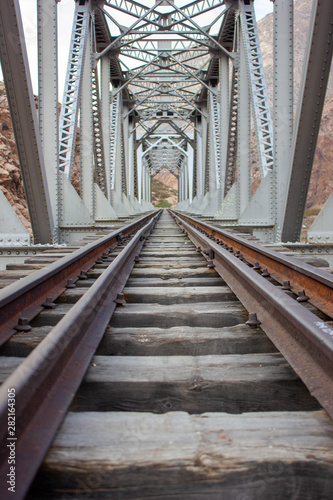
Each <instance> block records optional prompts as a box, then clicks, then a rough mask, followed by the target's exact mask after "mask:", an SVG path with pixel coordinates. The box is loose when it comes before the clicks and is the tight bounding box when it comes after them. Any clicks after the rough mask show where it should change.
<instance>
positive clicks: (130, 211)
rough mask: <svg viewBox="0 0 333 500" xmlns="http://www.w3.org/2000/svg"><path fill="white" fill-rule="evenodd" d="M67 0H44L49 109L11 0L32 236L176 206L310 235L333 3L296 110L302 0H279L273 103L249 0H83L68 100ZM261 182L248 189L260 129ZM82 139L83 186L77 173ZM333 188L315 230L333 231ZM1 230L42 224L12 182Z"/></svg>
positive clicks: (18, 240)
mask: <svg viewBox="0 0 333 500" xmlns="http://www.w3.org/2000/svg"><path fill="white" fill-rule="evenodd" d="M57 3H58V0H38V1H37V14H38V60H39V75H38V76H39V108H38V117H37V113H36V109H35V102H34V96H33V92H32V85H31V80H30V74H29V65H28V59H27V53H26V46H25V39H24V33H23V27H22V20H21V14H20V8H19V1H18V0H11V1H9V2H1V3H0V23H1V25H0V52H1V54H0V55H1V65H2V68H3V74H4V81H5V86H6V92H7V97H8V102H9V106H10V111H11V116H12V122H13V128H14V132H15V137H16V146H17V150H18V155H19V161H20V166H21V171H22V177H23V182H24V190H25V195H26V199H27V204H28V209H29V213H30V218H31V224H32V230H33V237H34V243H40V244H57V243H68V242H71V241H74V239H75V238H76V235H77V234H78V233H79V234H80V235H82V233H87V234H89V233H91V232H93V231H95V230H96V227H101V226H105V225H107V224H108V222H110V221H113V220H115V219H118V218H123V217H129V216H133V215H136V214H140V213H142V212H147V211H150V210H152V209H153V205H152V204H151V180H152V177H153V176H154V175H155V174H156V173H157V172H160V171H162V170H165V169H166V170H168V171H170V172H172V173H173V174H175V175H176V176H177V178H178V182H179V203H178V206H177V209H178V210H180V211H182V212H185V213H189V214H195V215H204V216H206V217H210V218H215V219H216V220H218V221H219V223H220V224H221V225H225V226H243V227H251V228H253V232H254V233H255V234H256V235H257V236H259V238H261V239H262V241H264V242H281V241H282V242H297V241H299V238H300V232H301V227H302V221H303V214H304V208H305V203H306V198H307V192H308V186H309V182H310V177H311V170H312V165H313V159H314V153H315V148H316V141H317V136H318V131H319V127H320V121H321V115H322V109H323V104H324V100H325V91H326V87H327V81H328V76H329V71H330V65H331V58H332V47H333V43H332V19H333V4H332V2H328V1H326V2H324V1H320V0H315V1H314V2H313V11H312V14H311V21H310V28H309V36H308V40H309V44H308V47H307V49H306V55H305V64H304V73H303V78H302V82H301V91H300V97H299V102H298V104H297V112H296V117H295V119H294V116H293V115H294V103H293V1H292V0H275V1H274V30H273V33H272V39H273V47H274V102H273V110H272V113H271V110H270V106H269V102H268V96H267V89H266V83H265V76H264V71H263V64H262V57H261V51H260V45H259V38H258V31H257V25H256V19H255V13H254V2H253V1H252V0H224V1H223V0H194V1H189V2H188V3H187V2H186V1H185V0H184V1H183V0H156V1H155V0H154V1H150V0H147V1H146V2H142V3H140V2H139V1H134V0H110V1H104V0H77V1H76V2H75V14H74V20H73V28H72V33H71V42H70V47H69V57H68V66H67V76H66V83H65V90H64V95H63V100H62V106H61V114H60V116H59V113H58V109H59V105H58V85H57V79H58V78H57V76H58V69H57V68H58V54H57ZM252 130H254V131H255V143H256V158H257V167H258V169H259V171H260V179H261V182H260V186H259V188H258V189H257V191H256V193H255V194H254V195H253V196H252V197H251V178H252V174H251V164H252V159H251V158H252V156H251V131H252ZM78 133H79V136H80V195H79V194H78V193H77V191H76V190H75V189H74V187H73V185H72V183H71V177H72V172H73V163H74V151H75V146H76V142H77V136H78ZM332 209H333V195H331V197H330V198H329V200H328V201H327V203H326V205H325V207H324V208H323V210H322V211H321V213H320V214H319V216H318V218H317V219H316V221H315V223H314V224H313V226H312V228H311V230H310V232H309V234H308V238H309V241H310V242H325V243H331V242H332V240H333V218H332V217H331V214H332ZM0 211H1V213H3V214H4V213H5V214H6V216H5V217H2V218H1V220H0V233H1V236H2V241H3V242H4V243H6V244H8V245H10V244H12V243H13V242H15V244H27V243H29V240H30V238H29V235H28V233H27V231H26V229H25V228H24V227H23V225H22V223H21V222H20V220H19V219H18V218H17V216H16V215H15V213H14V211H13V209H12V208H11V207H10V206H9V204H8V202H7V200H6V199H5V197H4V195H3V194H2V193H0Z"/></svg>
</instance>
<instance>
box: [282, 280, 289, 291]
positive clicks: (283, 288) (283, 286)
mask: <svg viewBox="0 0 333 500" xmlns="http://www.w3.org/2000/svg"><path fill="white" fill-rule="evenodd" d="M281 290H291V285H290V281H289V280H286V281H284V282H283V285H282V287H281Z"/></svg>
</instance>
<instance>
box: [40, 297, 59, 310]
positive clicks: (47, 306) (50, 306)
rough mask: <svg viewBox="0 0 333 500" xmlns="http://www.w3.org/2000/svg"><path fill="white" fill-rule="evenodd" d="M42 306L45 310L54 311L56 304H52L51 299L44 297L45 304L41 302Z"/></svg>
mask: <svg viewBox="0 0 333 500" xmlns="http://www.w3.org/2000/svg"><path fill="white" fill-rule="evenodd" d="M42 306H43V307H44V308H45V309H54V308H55V307H57V304H55V303H54V302H53V297H46V300H45V302H43V304H42Z"/></svg>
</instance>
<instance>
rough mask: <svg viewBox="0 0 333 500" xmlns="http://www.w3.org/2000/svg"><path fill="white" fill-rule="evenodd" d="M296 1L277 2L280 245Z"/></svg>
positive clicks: (276, 128) (276, 130)
mask: <svg viewBox="0 0 333 500" xmlns="http://www.w3.org/2000/svg"><path fill="white" fill-rule="evenodd" d="M293 17H294V16H293V0H275V1H274V80H273V82H274V113H273V116H274V174H275V179H276V230H275V233H276V241H279V240H280V239H281V225H282V223H283V216H284V209H285V204H286V196H287V188H288V180H289V177H290V168H291V164H290V154H291V142H292V136H293V24H294V23H293Z"/></svg>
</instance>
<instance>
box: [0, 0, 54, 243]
mask: <svg viewBox="0 0 333 500" xmlns="http://www.w3.org/2000/svg"><path fill="white" fill-rule="evenodd" d="M0 57H1V65H2V70H3V75H4V81H5V86H6V92H7V98H8V104H9V109H10V113H11V117H12V122H13V129H14V134H15V140H16V147H17V152H18V156H19V162H20V167H21V172H22V177H23V183H24V189H25V195H26V199H27V204H28V209H29V214H30V220H31V225H32V230H33V234H34V240H35V243H51V242H52V232H53V222H52V215H51V204H50V199H49V192H48V186H47V179H46V173H45V166H44V159H43V154H42V146H41V141H40V136H39V129H38V122H37V113H36V106H35V100H34V95H33V91H32V85H31V78H30V71H29V64H28V56H27V51H26V46H25V39H24V32H23V26H22V20H21V13H20V7H19V2H18V0H11V1H8V2H0Z"/></svg>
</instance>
